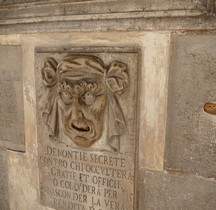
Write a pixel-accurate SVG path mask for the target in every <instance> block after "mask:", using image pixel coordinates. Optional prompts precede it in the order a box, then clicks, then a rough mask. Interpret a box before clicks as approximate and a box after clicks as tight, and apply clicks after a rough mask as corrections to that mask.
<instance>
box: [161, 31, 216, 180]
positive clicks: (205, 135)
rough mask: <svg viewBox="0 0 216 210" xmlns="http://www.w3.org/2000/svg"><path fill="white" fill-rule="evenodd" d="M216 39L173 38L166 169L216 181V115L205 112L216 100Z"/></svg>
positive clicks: (203, 36) (186, 36) (191, 36)
mask: <svg viewBox="0 0 216 210" xmlns="http://www.w3.org/2000/svg"><path fill="white" fill-rule="evenodd" d="M215 38H216V37H215V36H211V35H196V36H193V35H184V36H180V37H174V38H173V44H172V46H173V48H172V59H171V61H172V62H171V64H172V65H171V69H170V79H169V81H170V84H169V103H168V124H167V139H166V141H167V143H166V156H165V157H166V161H165V167H166V169H171V170H175V171H176V170H177V171H182V172H185V173H193V174H199V175H203V176H206V177H215V174H216V153H215V151H216V115H211V114H208V113H206V112H204V110H203V107H204V105H205V103H207V102H215V100H216V86H215V84H216V39H215Z"/></svg>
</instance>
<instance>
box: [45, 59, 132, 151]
mask: <svg viewBox="0 0 216 210" xmlns="http://www.w3.org/2000/svg"><path fill="white" fill-rule="evenodd" d="M42 79H43V84H44V86H45V87H46V94H45V95H44V97H43V111H42V116H43V120H44V122H45V123H46V124H47V126H48V128H49V133H50V136H58V133H59V122H60V119H62V124H63V126H64V131H65V134H66V135H67V136H68V137H70V139H71V140H72V141H73V142H74V143H75V144H76V145H78V146H82V147H89V146H90V145H91V144H92V143H93V142H95V141H96V140H98V139H99V138H100V137H101V135H102V130H103V121H104V113H105V110H106V107H107V104H108V105H109V106H110V107H111V110H112V112H111V116H113V119H114V121H112V120H111V117H110V116H109V121H112V122H109V124H111V125H112V127H113V129H114V130H112V132H113V131H114V132H113V134H110V136H109V144H110V146H111V147H112V148H113V149H114V150H118V149H119V148H118V146H116V145H117V144H116V143H115V141H114V140H113V136H117V137H119V135H120V134H119V131H118V130H119V127H118V125H119V124H122V125H125V119H124V115H123V113H122V109H121V106H120V104H119V100H118V97H119V96H120V95H121V94H123V93H124V91H125V88H126V87H127V86H128V84H129V77H128V73H127V67H126V64H124V63H122V62H120V61H113V62H111V64H110V65H108V66H107V67H106V66H105V65H104V63H103V61H102V60H101V59H99V58H98V57H95V56H85V55H77V56H75V55H72V56H66V57H64V58H63V59H62V60H61V61H60V62H59V63H57V61H56V60H55V59H54V58H47V59H46V61H45V62H44V65H43V68H42ZM60 113H61V114H60Z"/></svg>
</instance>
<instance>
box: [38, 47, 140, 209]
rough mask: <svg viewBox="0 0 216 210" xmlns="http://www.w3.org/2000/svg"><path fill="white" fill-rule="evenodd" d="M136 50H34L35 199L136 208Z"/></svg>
mask: <svg viewBox="0 0 216 210" xmlns="http://www.w3.org/2000/svg"><path fill="white" fill-rule="evenodd" d="M138 57H139V50H138V49H133V48H114V47H113V48H109V47H95V48H94V47H92V48H64V49H63V48H62V49H52V48H49V49H48V48H39V49H36V59H35V60H36V62H35V65H36V71H35V76H36V81H37V82H36V89H37V124H38V141H39V142H38V143H39V176H40V177H39V179H40V180H39V182H40V202H41V203H42V204H43V205H44V206H48V207H52V208H54V209H61V210H63V209H64V210H68V209H82V210H84V209H85V210H87V209H88V210H104V209H121V210H129V209H130V210H132V209H134V210H135V209H136V197H135V195H136V190H137V189H136V177H137V173H136V149H137V144H138V139H137V134H136V133H137V132H136V131H137V125H136V121H137V120H136V118H137V117H136V114H137V112H136V107H137V75H138Z"/></svg>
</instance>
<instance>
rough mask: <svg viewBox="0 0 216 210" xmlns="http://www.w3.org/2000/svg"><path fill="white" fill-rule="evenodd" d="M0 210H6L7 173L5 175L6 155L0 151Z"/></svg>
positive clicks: (7, 207) (7, 203) (7, 204)
mask: <svg viewBox="0 0 216 210" xmlns="http://www.w3.org/2000/svg"><path fill="white" fill-rule="evenodd" d="M0 209H1V210H8V209H9V202H8V173H7V154H6V151H5V150H2V149H0Z"/></svg>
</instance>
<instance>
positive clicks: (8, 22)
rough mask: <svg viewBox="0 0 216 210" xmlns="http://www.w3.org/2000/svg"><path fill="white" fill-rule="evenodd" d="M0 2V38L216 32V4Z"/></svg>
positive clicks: (180, 1) (211, 1) (142, 0)
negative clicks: (12, 35)
mask: <svg viewBox="0 0 216 210" xmlns="http://www.w3.org/2000/svg"><path fill="white" fill-rule="evenodd" d="M15 2H16V3H14V1H12V0H8V1H0V34H8V33H34V32H69V31H109V30H115V31H125V30H126V31H134V30H196V29H215V28H216V25H215V15H214V3H215V2H214V0H209V1H206V0H197V1H194V0H189V1H188V0H187V1H186V0H174V1H170V0H163V1H161V0H136V1H135V0H134V1H129V0H126V1H123V0H100V1H99V0H91V1H86V0H84V1H81V0H70V1H69V0H65V1H61V3H59V1H56V0H51V1H34V2H33V1H32V0H29V1H27V0H19V1H15Z"/></svg>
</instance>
